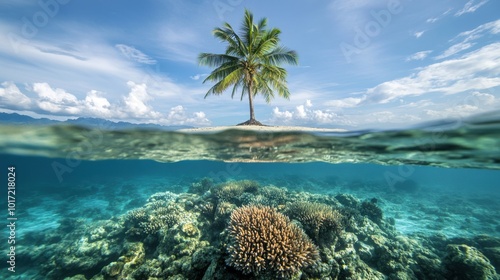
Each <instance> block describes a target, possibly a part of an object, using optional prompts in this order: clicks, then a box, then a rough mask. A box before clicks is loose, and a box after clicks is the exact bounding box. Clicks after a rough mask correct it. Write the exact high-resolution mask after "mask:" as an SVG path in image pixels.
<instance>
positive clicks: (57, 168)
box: [0, 115, 500, 279]
mask: <svg viewBox="0 0 500 280" xmlns="http://www.w3.org/2000/svg"><path fill="white" fill-rule="evenodd" d="M499 124H500V122H499V120H498V119H497V118H496V117H495V115H493V117H492V116H491V115H489V116H483V117H481V118H475V119H471V120H468V121H467V122H461V123H457V122H442V123H436V124H433V125H427V126H425V127H419V128H413V129H408V130H400V131H364V132H355V133H336V134H332V133H330V134H325V133H324V134H302V133H256V132H242V131H226V132H223V133H218V134H184V133H179V132H165V131H154V130H144V131H138V130H133V131H115V130H112V129H109V128H82V127H73V126H56V127H10V126H2V127H0V130H1V131H2V136H1V137H0V153H1V166H0V168H1V169H0V178H1V182H2V184H3V188H4V191H2V192H1V193H2V196H1V199H2V205H3V206H2V208H3V209H4V210H3V211H4V213H6V214H8V210H9V206H11V208H14V209H15V210H14V212H15V213H14V214H13V215H11V216H8V215H5V214H4V215H5V216H4V217H5V220H4V223H6V224H9V223H11V222H12V221H15V230H14V229H9V227H8V226H7V227H6V228H4V234H3V235H2V236H4V237H3V239H2V240H0V242H2V244H3V245H2V248H3V249H2V250H3V252H6V253H4V254H2V255H3V258H4V259H5V260H4V261H2V263H3V267H2V270H1V273H0V275H1V276H2V278H3V279H65V278H66V279H148V277H150V278H149V279H278V278H279V277H284V278H294V277H295V278H294V279H299V278H301V279H335V278H337V279H387V278H389V279H499V278H498V275H497V274H496V273H495V270H496V271H498V270H499V265H500V222H499V221H500V203H499V202H500V192H499V191H498V190H499V188H500V170H499V169H500V164H499V163H500V142H499V139H500V137H499V136H500V126H499ZM12 167H14V168H15V170H14V171H15V194H14V193H10V194H9V195H10V200H11V202H14V203H15V205H14V204H9V205H8V204H7V202H8V198H7V194H8V193H7V192H8V178H9V175H8V173H9V172H10V171H12V170H10V171H9V170H8V168H12ZM10 177H13V176H12V175H11V176H10ZM242 180H252V181H253V182H254V183H252V184H255V185H252V187H244V188H241V189H239V188H240V187H241V185H242V184H248V183H242ZM11 181H12V180H11ZM202 182H205V183H206V182H210V183H209V184H208V183H207V184H206V185H204V183H202ZM243 182H248V181H243ZM235 186H237V187H235ZM11 190H13V189H11ZM227 190H229V191H227ZM226 191H227V192H226ZM14 196H15V197H14ZM296 201H304V202H307V203H317V204H321V205H323V206H324V205H326V206H327V207H329V209H333V210H334V211H338V212H339V213H341V215H342V216H343V217H344V218H343V220H342V222H339V224H340V225H341V226H340V227H339V228H337V229H335V230H330V231H328V228H321V230H322V232H323V230H324V232H323V234H324V236H327V235H328V236H329V235H330V234H331V236H330V237H329V239H328V240H327V239H322V238H323V237H318V236H314V234H313V233H311V232H312V231H311V230H310V228H309V227H308V225H309V224H308V221H307V220H304V219H302V220H301V218H300V215H298V214H297V213H295V214H293V211H292V210H291V209H292V208H293V207H292V206H291V205H294V204H293V203H295V202H296ZM155 203H156V206H155ZM160 204H161V205H162V206H161V207H165V209H169V210H168V211H167V214H162V215H163V216H159V217H160V218H159V222H158V223H159V225H158V226H157V227H156V226H155V224H154V223H153V222H152V221H153V220H154V219H156V218H157V217H153V216H154V215H160V214H158V213H159V212H160V210H157V209H160V208H161V207H160V206H158V205H160ZM245 205H266V206H270V207H272V208H273V209H276V211H278V212H279V213H280V215H281V214H283V215H284V216H286V217H287V218H289V219H290V220H291V223H295V224H297V225H298V226H299V228H301V231H303V232H304V234H306V236H308V238H309V239H311V240H312V242H313V243H314V246H316V248H317V250H318V252H319V260H318V262H317V263H315V265H312V266H303V267H301V266H300V265H298V266H297V267H298V268H297V270H293V272H294V273H295V274H294V275H288V274H286V273H285V274H283V273H280V272H276V269H274V268H270V267H267V268H266V269H262V270H260V272H257V270H255V271H254V272H252V271H251V272H250V273H248V271H247V272H246V274H245V273H244V272H245V271H243V270H241V269H238V268H237V266H235V265H234V257H233V258H231V257H230V256H229V255H228V254H229V250H228V246H229V245H228V244H233V245H234V244H235V242H236V243H237V241H235V240H236V239H235V237H234V236H232V235H231V231H230V230H229V228H228V227H229V224H230V221H231V220H232V218H231V216H230V214H231V212H233V211H234V210H235V209H240V207H242V206H245ZM159 207H160V208H159ZM210 207H212V208H210ZM370 207H371V208H370ZM134 209H135V210H134ZM137 209H142V210H141V211H143V212H145V213H147V215H149V216H148V218H144V219H146V220H140V219H141V218H137V219H138V220H137V222H134V221H136V220H134V218H131V217H133V216H134V215H136V214H133V213H137V212H133V211H137ZM161 209H163V208H161ZM206 209H212V210H206ZM374 209H375V210H374ZM376 209H380V210H381V213H382V214H380V216H378V215H379V214H377V213H379V212H377V211H378V210H376ZM11 210H12V209H11ZM175 213H177V214H178V215H177V214H175ZM207 213H208V214H207ZM353 213H354V214H353ZM169 214H171V215H174V214H175V215H177V216H175V215H174V216H175V218H172V217H174V216H168V215H169ZM165 215H166V216H165ZM9 217H11V218H12V217H14V218H16V220H12V219H11V220H8V218H9ZM134 217H135V216H134ZM147 219H149V220H147ZM139 221H142V224H141V222H139ZM155 221H156V220H155ZM167 221H168V222H167ZM170 221H172V222H170ZM145 223H149V224H148V225H147V226H148V227H146V226H145ZM309 226H310V225H309ZM151 228H152V229H151ZM270 231H271V229H270ZM12 232H14V233H12ZM12 234H14V235H15V237H14V238H11V239H9V238H8V237H9V235H11V236H12ZM325 238H326V237H325ZM12 239H14V240H15V248H13V249H12V248H10V246H11V245H14V244H9V243H8V242H9V240H12ZM381 240H383V241H381ZM460 246H461V247H460ZM457 248H458V249H457ZM12 251H14V253H15V263H10V264H9V263H8V262H7V261H9V258H11V257H10V256H8V255H7V254H9V253H12ZM464 252H465V253H464ZM11 255H12V254H11ZM248 262H251V261H250V260H248ZM268 266H269V264H268ZM291 266H293V264H291ZM12 267H13V268H12ZM9 268H11V270H15V272H13V271H9V270H8V269H9ZM457 275H459V276H457ZM92 277H93V278H92ZM154 277H156V278H154ZM460 277H462V278H460ZM495 277H496V278H495Z"/></svg>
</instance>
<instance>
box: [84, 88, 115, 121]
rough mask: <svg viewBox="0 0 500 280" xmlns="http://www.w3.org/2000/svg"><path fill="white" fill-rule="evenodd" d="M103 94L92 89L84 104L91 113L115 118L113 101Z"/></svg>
mask: <svg viewBox="0 0 500 280" xmlns="http://www.w3.org/2000/svg"><path fill="white" fill-rule="evenodd" d="M101 95H102V94H101V93H100V92H98V91H96V90H91V91H89V92H88V93H87V96H86V97H85V100H84V104H85V107H86V110H87V112H88V113H89V114H90V115H95V116H101V117H107V118H113V117H116V116H117V114H116V112H114V111H113V109H114V108H113V107H112V106H111V103H109V101H108V99H106V98H105V97H103V96H101Z"/></svg>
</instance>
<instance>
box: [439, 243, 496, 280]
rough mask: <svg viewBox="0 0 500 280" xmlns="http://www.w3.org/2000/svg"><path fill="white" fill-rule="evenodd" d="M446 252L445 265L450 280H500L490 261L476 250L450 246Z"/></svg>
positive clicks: (462, 246) (468, 247)
mask: <svg viewBox="0 0 500 280" xmlns="http://www.w3.org/2000/svg"><path fill="white" fill-rule="evenodd" d="M446 251H447V255H446V258H445V259H444V264H445V266H446V269H447V278H448V279H459V280H461V279H477V280H487V279H495V278H494V277H496V279H500V277H498V275H496V272H495V268H494V267H493V266H492V265H491V264H490V262H489V260H488V259H487V258H486V257H485V256H484V255H483V254H482V253H481V252H480V251H479V250H477V249H476V248H474V247H470V246H467V245H463V244H462V245H457V244H450V245H448V246H447V247H446Z"/></svg>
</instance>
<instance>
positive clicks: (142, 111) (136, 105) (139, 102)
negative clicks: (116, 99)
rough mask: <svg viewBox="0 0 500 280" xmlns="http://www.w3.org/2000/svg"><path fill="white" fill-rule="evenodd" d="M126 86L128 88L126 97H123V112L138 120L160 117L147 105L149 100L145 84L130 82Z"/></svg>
mask: <svg viewBox="0 0 500 280" xmlns="http://www.w3.org/2000/svg"><path fill="white" fill-rule="evenodd" d="M127 86H128V87H129V88H130V92H129V94H128V96H126V97H124V98H123V100H124V102H125V110H126V112H127V113H129V114H130V115H131V116H133V117H135V118H140V119H154V118H158V117H160V116H161V114H160V113H159V112H156V111H154V110H153V108H152V107H151V106H150V105H149V104H147V102H148V101H149V100H151V96H149V94H148V92H147V86H146V84H136V83H134V82H132V81H129V82H127Z"/></svg>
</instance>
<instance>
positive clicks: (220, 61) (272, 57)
mask: <svg viewBox="0 0 500 280" xmlns="http://www.w3.org/2000/svg"><path fill="white" fill-rule="evenodd" d="M266 26H267V19H266V18H263V19H261V20H260V21H259V22H258V23H257V24H255V23H254V22H253V15H252V13H251V12H250V11H248V10H245V18H244V20H243V24H242V27H241V32H240V34H237V33H236V32H235V31H234V29H233V27H231V25H230V24H229V23H227V22H226V23H225V24H224V25H223V27H221V28H220V27H217V28H215V29H214V30H213V35H214V36H215V37H216V38H218V39H220V40H221V41H222V42H226V43H227V47H226V52H225V53H224V54H212V53H201V54H200V55H199V56H198V61H199V64H200V65H206V66H210V67H215V69H214V70H213V71H212V73H210V75H208V77H207V78H206V79H205V80H204V81H203V83H205V82H206V81H211V82H215V85H214V86H213V87H212V88H210V90H208V92H207V94H206V95H205V98H207V96H209V95H211V94H215V95H220V94H222V93H223V92H224V91H226V89H228V88H229V87H231V86H232V87H233V90H232V94H231V98H233V97H234V95H235V93H236V92H237V91H238V89H240V88H241V100H243V97H244V96H245V95H248V102H249V105H250V119H249V120H248V121H246V122H244V123H240V124H239V125H262V124H261V123H260V122H258V121H257V120H255V114H254V109H253V99H254V97H255V96H256V95H257V94H258V93H260V94H262V95H263V97H264V99H265V100H266V102H267V103H269V102H271V100H272V99H273V98H274V91H276V92H277V93H278V95H279V96H281V97H284V98H286V99H288V98H289V96H290V92H289V91H288V87H287V84H286V76H287V72H286V70H285V69H284V68H282V67H279V65H280V64H282V63H288V64H293V65H296V64H297V63H298V57H297V53H296V52H295V51H292V50H289V49H287V48H286V47H283V46H281V45H280V44H279V43H280V40H279V35H280V33H281V31H280V30H279V29H278V28H272V29H269V30H268V29H266Z"/></svg>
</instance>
